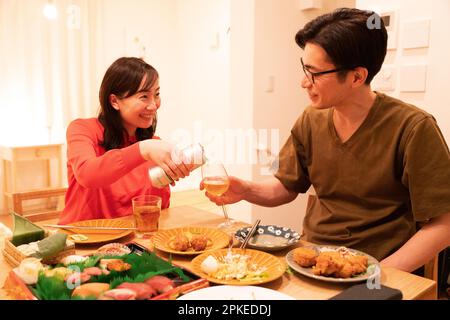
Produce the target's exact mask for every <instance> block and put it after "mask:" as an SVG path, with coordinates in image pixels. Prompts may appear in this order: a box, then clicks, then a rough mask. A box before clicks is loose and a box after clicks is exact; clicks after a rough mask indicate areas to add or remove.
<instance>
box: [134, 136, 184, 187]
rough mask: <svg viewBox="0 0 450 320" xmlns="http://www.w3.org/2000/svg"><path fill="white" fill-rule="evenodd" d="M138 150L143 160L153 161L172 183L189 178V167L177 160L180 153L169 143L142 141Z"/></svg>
mask: <svg viewBox="0 0 450 320" xmlns="http://www.w3.org/2000/svg"><path fill="white" fill-rule="evenodd" d="M139 150H140V152H141V155H142V157H143V158H144V159H145V160H151V161H153V162H154V163H155V164H156V165H157V166H159V167H161V168H162V169H163V170H164V172H165V173H166V174H167V175H168V176H169V177H170V178H172V180H173V181H178V180H179V179H181V178H184V177H187V176H189V166H188V165H186V164H184V163H183V162H182V161H181V160H179V159H181V157H180V155H179V152H180V151H177V150H176V149H175V148H174V146H173V145H172V144H171V143H169V142H166V141H162V140H156V139H148V140H143V141H140V142H139ZM172 185H174V184H173V183H172Z"/></svg>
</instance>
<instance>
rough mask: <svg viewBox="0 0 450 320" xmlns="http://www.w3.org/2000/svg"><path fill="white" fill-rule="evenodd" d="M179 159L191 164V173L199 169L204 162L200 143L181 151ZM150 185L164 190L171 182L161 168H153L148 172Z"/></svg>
mask: <svg viewBox="0 0 450 320" xmlns="http://www.w3.org/2000/svg"><path fill="white" fill-rule="evenodd" d="M181 157H182V159H183V161H184V162H185V163H193V164H194V166H193V167H192V169H191V171H193V170H195V169H197V168H199V167H200V166H202V165H203V164H204V163H205V162H206V157H205V152H204V150H203V146H202V145H201V144H200V143H196V144H193V145H191V146H189V147H187V148H185V149H183V150H181ZM148 175H149V177H150V181H151V182H152V185H153V186H154V187H156V188H159V189H161V188H164V187H165V186H168V185H169V184H171V183H172V182H173V180H172V178H171V177H169V176H168V175H167V174H166V172H165V171H164V170H163V169H162V168H161V167H153V168H150V169H149V170H148Z"/></svg>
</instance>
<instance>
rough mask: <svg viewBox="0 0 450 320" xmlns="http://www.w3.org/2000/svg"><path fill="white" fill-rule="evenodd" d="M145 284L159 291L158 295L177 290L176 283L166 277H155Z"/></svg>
mask: <svg viewBox="0 0 450 320" xmlns="http://www.w3.org/2000/svg"><path fill="white" fill-rule="evenodd" d="M145 283H146V284H148V285H149V286H151V287H152V288H154V289H155V290H156V291H158V293H164V292H167V291H169V290H172V289H173V288H175V283H174V282H173V281H172V280H170V279H169V278H167V277H164V276H153V277H151V278H148V279H147V280H145Z"/></svg>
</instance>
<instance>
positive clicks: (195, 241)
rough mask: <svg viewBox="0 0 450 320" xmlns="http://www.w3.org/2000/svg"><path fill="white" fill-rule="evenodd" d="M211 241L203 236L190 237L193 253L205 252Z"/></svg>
mask: <svg viewBox="0 0 450 320" xmlns="http://www.w3.org/2000/svg"><path fill="white" fill-rule="evenodd" d="M208 241H209V242H211V240H210V239H209V238H208V237H207V236H205V235H202V234H201V235H196V236H193V237H192V240H191V246H192V249H194V250H195V251H202V250H205V249H206V247H207V246H208Z"/></svg>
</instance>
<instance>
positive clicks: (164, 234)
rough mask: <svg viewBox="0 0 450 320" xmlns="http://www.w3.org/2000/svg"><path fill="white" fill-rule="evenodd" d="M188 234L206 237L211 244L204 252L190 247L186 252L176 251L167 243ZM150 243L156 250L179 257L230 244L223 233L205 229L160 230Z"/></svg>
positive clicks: (227, 237) (228, 238) (217, 230)
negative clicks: (178, 255) (179, 255)
mask: <svg viewBox="0 0 450 320" xmlns="http://www.w3.org/2000/svg"><path fill="white" fill-rule="evenodd" d="M189 232H190V233H191V234H193V235H196V234H199V235H200V234H203V235H205V236H206V237H208V238H209V239H211V241H212V244H211V245H209V246H207V247H206V249H205V250H199V251H195V250H194V249H193V248H192V247H190V248H189V249H188V250H186V251H177V250H174V249H173V248H171V247H170V246H169V241H171V240H172V239H173V237H175V236H176V235H179V234H183V233H189ZM152 241H153V244H154V245H155V247H156V249H158V250H161V251H164V252H168V253H175V254H181V255H194V254H200V253H203V252H207V251H211V250H217V249H222V248H225V247H226V246H227V245H228V244H229V243H230V237H229V236H228V235H227V234H226V233H225V232H223V231H221V230H219V229H214V228H205V227H183V228H174V229H166V230H160V231H158V232H157V233H156V234H155V235H154V236H153V238H152Z"/></svg>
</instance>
